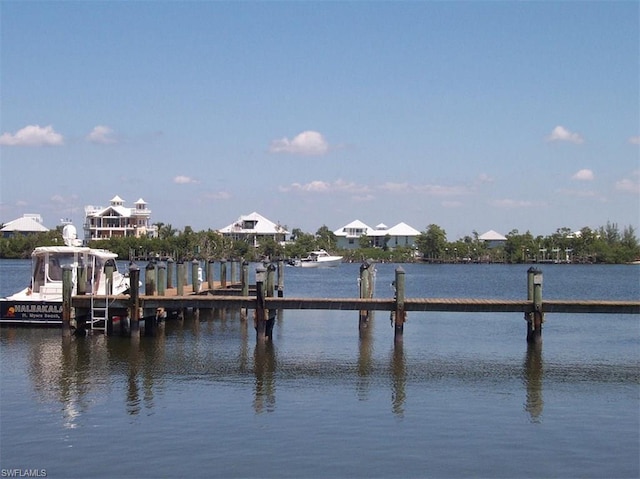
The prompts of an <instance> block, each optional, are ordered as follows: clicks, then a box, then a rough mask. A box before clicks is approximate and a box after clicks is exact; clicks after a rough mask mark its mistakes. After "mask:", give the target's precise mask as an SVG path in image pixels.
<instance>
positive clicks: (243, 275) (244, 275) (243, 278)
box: [240, 260, 249, 320]
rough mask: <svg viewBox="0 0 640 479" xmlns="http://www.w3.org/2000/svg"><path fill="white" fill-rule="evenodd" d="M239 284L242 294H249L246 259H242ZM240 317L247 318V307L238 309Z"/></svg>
mask: <svg viewBox="0 0 640 479" xmlns="http://www.w3.org/2000/svg"><path fill="white" fill-rule="evenodd" d="M240 285H241V287H242V296H249V262H248V261H247V260H244V261H242V270H241V271H240ZM240 319H242V320H245V319H247V308H242V309H241V310H240Z"/></svg>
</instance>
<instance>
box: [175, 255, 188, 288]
mask: <svg viewBox="0 0 640 479" xmlns="http://www.w3.org/2000/svg"><path fill="white" fill-rule="evenodd" d="M186 276H187V269H186V267H185V265H184V262H182V261H178V273H177V277H176V279H177V292H178V296H183V295H184V283H185V279H186Z"/></svg>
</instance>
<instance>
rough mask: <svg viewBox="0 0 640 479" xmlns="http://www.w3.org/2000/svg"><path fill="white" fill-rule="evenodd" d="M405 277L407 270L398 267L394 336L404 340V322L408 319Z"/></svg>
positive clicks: (397, 339)
mask: <svg viewBox="0 0 640 479" xmlns="http://www.w3.org/2000/svg"><path fill="white" fill-rule="evenodd" d="M404 279H405V272H404V269H402V267H400V266H399V267H398V268H397V269H396V279H395V290H396V297H395V300H396V309H395V314H394V319H395V321H394V329H393V331H394V334H393V337H394V339H395V340H396V341H401V340H402V335H403V332H404V323H405V320H406V315H407V312H406V311H405V309H404Z"/></svg>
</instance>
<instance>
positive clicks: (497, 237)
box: [478, 230, 507, 241]
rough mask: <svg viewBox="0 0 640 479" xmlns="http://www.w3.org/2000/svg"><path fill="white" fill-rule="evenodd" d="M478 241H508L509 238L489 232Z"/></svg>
mask: <svg viewBox="0 0 640 479" xmlns="http://www.w3.org/2000/svg"><path fill="white" fill-rule="evenodd" d="M478 239H479V240H482V241H507V238H506V237H505V236H502V235H501V234H500V233H498V232H496V231H493V230H489V231H487V232H486V233H484V234H482V235H480V236H478Z"/></svg>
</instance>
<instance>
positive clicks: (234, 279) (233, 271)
mask: <svg viewBox="0 0 640 479" xmlns="http://www.w3.org/2000/svg"><path fill="white" fill-rule="evenodd" d="M237 263H238V261H237V260H236V259H235V258H231V263H230V269H231V271H230V274H231V280H230V281H231V284H236V283H237V282H238V279H237V277H236V275H237V271H236V264H237Z"/></svg>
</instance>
